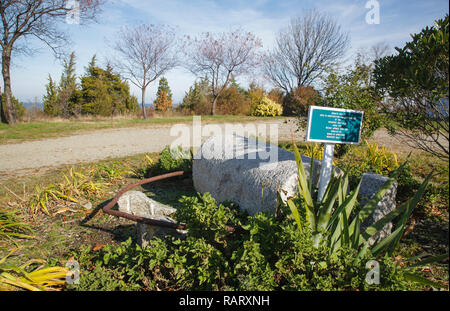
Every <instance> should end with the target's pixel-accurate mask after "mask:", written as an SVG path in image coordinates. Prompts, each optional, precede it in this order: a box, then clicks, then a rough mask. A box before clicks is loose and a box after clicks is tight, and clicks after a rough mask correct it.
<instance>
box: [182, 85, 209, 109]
mask: <svg viewBox="0 0 450 311" xmlns="http://www.w3.org/2000/svg"><path fill="white" fill-rule="evenodd" d="M210 93H211V85H210V81H209V80H208V78H207V77H205V78H202V79H200V81H198V82H197V81H196V82H195V83H194V85H193V86H190V87H189V91H188V92H186V93H185V95H184V98H183V103H182V104H181V107H180V108H181V109H185V110H188V111H192V112H194V113H195V114H196V115H205V114H210V112H211V103H210V95H209V94H210Z"/></svg>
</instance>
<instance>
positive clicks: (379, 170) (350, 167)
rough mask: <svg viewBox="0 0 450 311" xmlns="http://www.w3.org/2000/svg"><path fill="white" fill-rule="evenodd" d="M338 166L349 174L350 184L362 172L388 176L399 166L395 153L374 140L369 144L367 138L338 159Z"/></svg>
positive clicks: (352, 183)
mask: <svg viewBox="0 0 450 311" xmlns="http://www.w3.org/2000/svg"><path fill="white" fill-rule="evenodd" d="M405 166H409V164H405ZM339 167H341V168H342V169H343V170H344V171H345V172H346V173H347V174H348V175H349V178H350V185H351V186H356V185H357V184H358V182H359V180H360V179H361V176H362V174H364V173H367V172H372V173H376V174H381V175H385V176H389V175H390V174H391V172H394V171H395V170H396V169H397V168H398V167H399V163H398V159H397V155H396V154H395V153H392V152H389V151H388V150H387V149H386V148H385V147H379V146H378V144H377V143H375V142H374V143H372V144H369V143H368V142H367V140H364V145H363V146H358V147H353V148H351V149H350V150H349V151H348V152H347V153H346V154H345V156H344V157H342V158H341V159H340V160H339ZM416 190H417V189H416ZM410 196H412V194H411V195H410ZM408 197H409V196H408ZM405 200H406V198H405ZM405 200H403V201H401V202H404V201H405Z"/></svg>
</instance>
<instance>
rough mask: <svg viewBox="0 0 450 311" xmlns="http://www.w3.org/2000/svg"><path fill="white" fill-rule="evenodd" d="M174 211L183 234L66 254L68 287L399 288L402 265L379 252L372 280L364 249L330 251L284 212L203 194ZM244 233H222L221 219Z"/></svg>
mask: <svg viewBox="0 0 450 311" xmlns="http://www.w3.org/2000/svg"><path fill="white" fill-rule="evenodd" d="M181 203H182V208H181V209H180V210H178V211H177V212H176V218H177V220H178V221H184V222H186V223H187V224H188V227H189V230H190V231H189V232H190V233H189V235H188V236H187V237H186V238H185V239H184V240H180V239H166V240H161V239H159V238H155V239H153V240H152V241H151V242H150V246H148V247H146V248H143V249H142V248H140V247H139V246H138V245H135V244H133V243H132V240H131V238H130V239H129V240H127V241H126V242H123V243H121V244H120V245H118V246H112V245H108V246H105V247H103V248H102V249H101V250H99V251H96V252H93V251H92V250H91V249H90V248H86V249H82V250H81V251H79V252H77V253H75V254H74V257H75V258H76V259H77V260H78V261H79V262H80V265H81V270H82V271H85V273H81V275H80V276H81V280H80V284H79V285H70V287H69V289H72V290H86V289H89V290H105V289H108V290H112V289H121V290H122V289H123V290H128V289H137V288H139V289H144V290H406V289H411V288H412V289H416V288H417V287H411V286H410V284H409V282H407V280H406V279H405V277H404V269H403V268H402V267H401V266H399V265H396V264H395V263H394V262H393V261H392V259H391V258H389V257H386V256H384V257H380V258H378V259H377V260H378V262H379V263H380V268H381V276H380V284H373V285H369V284H367V283H366V282H365V278H366V274H367V272H368V269H367V268H366V266H365V265H366V262H367V261H368V260H370V259H373V258H372V257H371V256H369V254H366V255H365V256H363V257H360V258H359V259H358V258H357V255H358V254H357V252H356V251H355V250H353V249H351V248H347V247H341V248H340V249H339V250H338V251H336V253H335V256H329V253H330V249H329V247H328V246H327V245H326V244H325V243H322V244H320V245H319V246H318V247H316V246H314V245H313V240H312V238H311V237H312V236H311V232H310V231H309V230H308V229H307V228H305V230H304V231H303V232H300V231H299V230H297V228H296V224H295V222H294V220H293V219H292V217H291V216H290V215H289V214H288V213H284V215H285V216H281V217H275V216H274V215H268V214H264V213H260V214H257V215H255V216H252V217H249V216H247V217H244V215H243V214H241V213H239V212H238V210H237V209H236V208H235V206H232V204H231V203H223V204H217V203H216V201H215V200H214V199H212V198H211V196H210V195H209V194H205V195H203V196H199V197H184V198H183V199H182V200H181ZM238 224H241V225H242V227H243V229H244V231H243V232H239V233H238V232H235V233H229V232H228V233H227V232H226V230H224V228H225V225H238Z"/></svg>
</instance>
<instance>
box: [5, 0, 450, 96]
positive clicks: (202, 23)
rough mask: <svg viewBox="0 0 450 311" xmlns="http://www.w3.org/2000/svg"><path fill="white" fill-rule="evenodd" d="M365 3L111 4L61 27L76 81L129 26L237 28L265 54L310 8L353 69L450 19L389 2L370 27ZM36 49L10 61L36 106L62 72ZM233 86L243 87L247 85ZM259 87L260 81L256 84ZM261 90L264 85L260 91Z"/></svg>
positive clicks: (184, 84)
mask: <svg viewBox="0 0 450 311" xmlns="http://www.w3.org/2000/svg"><path fill="white" fill-rule="evenodd" d="M366 3H367V0H359V1H349V0H333V1H331V0H326V1H309V0H306V1H305V0H304V1H300V0H278V1H269V0H253V1H248V0H216V1H213V0H164V1H161V0H157V1H154V0H149V1H146V0H109V2H108V3H107V5H106V6H105V7H104V10H103V12H102V14H101V15H100V16H99V17H98V23H96V24H91V25H89V26H80V25H62V26H61V27H63V28H64V29H66V30H67V32H68V33H69V34H70V36H71V39H72V42H73V44H72V45H71V46H70V47H67V50H68V51H69V52H71V51H75V53H76V56H77V73H78V74H79V75H81V74H83V73H84V71H85V66H87V64H88V62H89V60H90V59H91V58H92V56H93V55H94V54H96V55H97V58H98V60H99V63H100V65H103V64H104V61H105V60H106V59H107V58H108V57H111V56H112V54H111V53H112V52H111V49H110V48H109V47H108V44H107V42H108V41H110V42H112V41H114V35H115V33H117V32H118V31H119V30H120V28H121V27H123V26H125V25H127V26H130V25H135V24H142V23H146V24H169V25H172V26H175V27H177V29H178V32H179V34H181V35H182V34H189V35H196V34H200V33H201V32H204V31H210V32H220V31H227V30H230V29H234V28H236V27H241V28H243V29H244V30H246V31H251V32H253V33H254V34H255V35H256V36H258V37H259V38H261V40H262V42H263V48H264V49H271V48H272V46H273V43H274V38H275V36H276V34H277V32H278V31H279V30H280V29H281V28H283V27H285V26H287V24H288V22H289V19H290V18H291V17H294V16H295V15H299V14H301V13H302V12H303V11H305V10H308V9H312V8H315V9H317V10H319V11H323V12H326V13H328V14H329V15H331V16H332V17H334V18H335V19H336V20H337V22H338V23H339V24H340V25H341V26H342V28H343V30H345V31H347V32H348V33H349V34H350V39H351V47H350V49H349V51H348V53H347V57H346V58H347V60H349V61H351V60H352V58H353V56H354V55H355V53H356V51H357V50H358V49H361V48H369V47H370V46H372V45H374V44H376V43H378V42H382V41H384V42H386V43H387V44H388V45H389V46H390V47H391V48H392V50H393V48H394V47H395V46H399V47H401V46H403V45H404V44H405V42H407V41H410V34H411V33H417V32H420V30H421V29H422V28H424V27H425V26H427V25H430V26H431V25H432V24H433V21H434V20H436V19H438V18H442V17H443V16H444V15H445V14H446V13H448V11H449V4H448V1H446V0H430V1H423V0H421V1H395V0H389V1H388V0H378V3H379V5H380V23H379V24H368V23H367V22H366V14H367V13H368V12H369V9H366V8H365V5H366ZM30 44H31V45H32V47H33V48H36V49H39V51H38V52H37V53H35V54H34V55H32V56H18V57H15V58H14V59H13V66H12V69H11V74H12V88H13V94H14V96H16V97H17V98H19V100H21V101H23V102H33V101H34V100H35V99H37V101H38V102H41V101H42V96H43V95H44V94H45V85H46V83H47V77H48V75H49V74H51V75H52V77H53V78H54V79H56V80H59V77H60V75H61V70H62V66H61V63H60V61H58V60H56V59H55V58H54V57H53V55H52V53H51V52H50V50H49V49H48V48H46V47H45V46H43V45H42V44H40V43H39V42H36V41H30ZM165 76H166V78H167V79H168V82H169V86H170V87H171V89H172V93H173V98H174V103H179V102H181V101H182V98H183V96H184V94H185V92H186V91H187V90H188V89H189V86H190V85H192V83H193V82H194V80H195V78H196V77H195V76H193V75H192V74H191V73H190V72H188V71H187V70H186V69H183V68H176V69H174V70H172V71H170V72H169V73H167V74H166V75H165ZM238 81H239V82H240V83H241V84H242V85H244V86H246V85H248V83H249V81H248V79H247V78H244V77H242V78H239V79H238ZM257 81H259V82H261V83H263V82H264V81H263V80H262V79H261V78H259V79H258V77H257ZM157 84H158V82H157V81H155V82H154V83H153V84H152V85H151V86H150V87H149V88H148V89H147V93H146V101H147V103H151V102H152V101H153V99H154V98H155V95H156V89H157ZM266 85H267V87H269V86H270V84H268V83H266ZM130 86H131V91H132V93H133V94H134V95H136V96H137V97H138V99H139V100H140V91H139V89H137V88H136V87H134V86H133V85H132V84H130Z"/></svg>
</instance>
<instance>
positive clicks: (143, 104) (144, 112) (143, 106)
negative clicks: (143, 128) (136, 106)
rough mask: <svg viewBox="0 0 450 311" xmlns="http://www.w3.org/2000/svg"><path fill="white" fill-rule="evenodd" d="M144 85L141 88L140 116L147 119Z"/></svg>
mask: <svg viewBox="0 0 450 311" xmlns="http://www.w3.org/2000/svg"><path fill="white" fill-rule="evenodd" d="M145 89H146V88H145V87H143V88H142V116H143V117H144V119H147V112H146V111H145Z"/></svg>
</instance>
